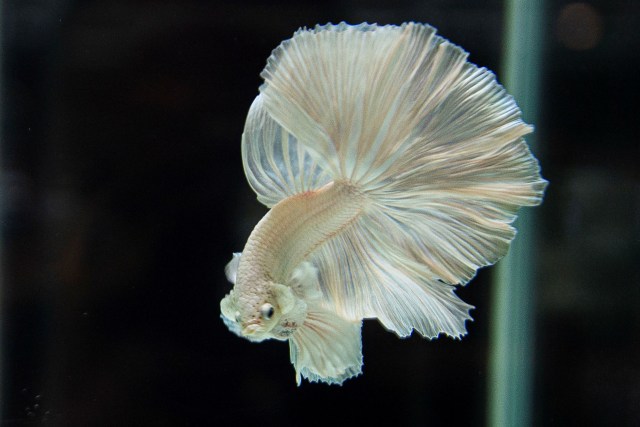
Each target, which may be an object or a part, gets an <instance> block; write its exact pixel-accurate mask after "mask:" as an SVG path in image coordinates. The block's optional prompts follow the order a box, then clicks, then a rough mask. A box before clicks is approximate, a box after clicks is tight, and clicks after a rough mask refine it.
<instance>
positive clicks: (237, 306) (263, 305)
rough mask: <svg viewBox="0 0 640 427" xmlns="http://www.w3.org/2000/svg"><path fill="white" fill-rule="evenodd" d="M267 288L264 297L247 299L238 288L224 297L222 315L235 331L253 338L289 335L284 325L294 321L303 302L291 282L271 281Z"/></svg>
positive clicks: (221, 306)
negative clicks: (292, 289)
mask: <svg viewBox="0 0 640 427" xmlns="http://www.w3.org/2000/svg"><path fill="white" fill-rule="evenodd" d="M267 289H268V292H266V293H265V295H264V297H262V298H252V299H251V300H250V301H247V302H243V299H242V298H239V297H237V296H236V294H235V293H234V291H231V292H230V293H229V294H228V295H227V296H225V297H224V298H223V299H222V301H221V302H220V310H221V312H222V319H223V321H224V323H225V325H227V327H228V328H229V330H230V331H231V332H233V333H235V334H236V335H238V336H241V337H243V338H246V339H248V340H250V341H263V340H266V339H270V338H275V339H281V340H282V339H286V338H287V337H288V336H285V335H286V333H283V326H285V325H289V326H290V325H291V324H292V323H291V321H290V318H291V315H292V312H297V311H299V308H300V305H301V303H302V302H301V301H299V299H298V298H296V297H295V296H294V294H293V292H292V291H291V288H290V287H288V286H285V285H281V284H278V283H271V282H270V283H268V284H267ZM302 304H303V303H302ZM296 309H297V310H296Z"/></svg>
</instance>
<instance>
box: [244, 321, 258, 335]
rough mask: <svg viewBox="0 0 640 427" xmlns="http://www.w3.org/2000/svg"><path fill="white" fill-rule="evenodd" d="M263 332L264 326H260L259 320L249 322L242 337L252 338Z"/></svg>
mask: <svg viewBox="0 0 640 427" xmlns="http://www.w3.org/2000/svg"><path fill="white" fill-rule="evenodd" d="M261 330H262V325H260V322H259V321H258V320H252V321H250V322H247V324H246V325H244V326H243V328H242V335H244V336H252V335H255V334H257V333H259V332H261Z"/></svg>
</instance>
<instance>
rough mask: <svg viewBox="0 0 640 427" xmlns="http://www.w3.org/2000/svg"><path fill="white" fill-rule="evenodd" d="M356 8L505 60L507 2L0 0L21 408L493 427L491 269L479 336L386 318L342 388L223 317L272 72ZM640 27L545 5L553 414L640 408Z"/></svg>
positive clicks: (57, 419) (473, 288)
mask: <svg viewBox="0 0 640 427" xmlns="http://www.w3.org/2000/svg"><path fill="white" fill-rule="evenodd" d="M576 10H577V12H576ZM585 11H586V12H585ZM341 20H346V21H347V22H350V23H359V22H362V21H369V22H378V23H381V24H384V23H396V24H399V23H401V22H403V21H408V20H413V21H419V22H428V23H430V24H432V25H434V26H436V27H437V28H438V29H439V34H440V35H442V36H444V37H446V38H448V39H450V40H451V41H453V42H454V43H456V44H459V45H461V46H463V47H464V48H465V49H466V50H468V51H469V52H471V57H470V60H471V61H473V62H475V63H476V64H479V65H481V66H485V67H487V68H490V69H492V70H495V71H497V74H498V78H500V72H499V70H500V64H501V52H502V43H503V42H504V40H503V23H504V12H503V2H501V1H487V2H476V1H472V0H467V1H455V0H454V1H444V0H440V1H437V0H434V1H428V0H421V1H396V2H383V1H370V2H366V1H355V0H353V1H324V2H320V1H307V0H298V1H279V2H278V1H273V2H258V1H231V0H229V1H222V2H216V1H195V0H191V1H178V0H166V1H142V0H115V1H113V0H112V1H73V0H48V1H47V0H5V1H3V2H2V22H1V25H2V39H3V51H2V68H3V75H2V78H3V81H2V93H1V94H0V96H1V98H0V100H1V108H2V131H3V134H4V136H3V139H2V147H1V148H2V168H1V181H0V184H1V185H2V194H1V196H2V206H3V213H2V215H3V216H2V252H3V264H2V289H1V291H2V299H1V304H2V305H1V310H2V311H1V312H2V323H3V324H2V327H3V336H2V345H1V347H0V349H1V351H2V356H3V365H2V386H3V388H2V405H3V406H2V420H0V421H1V424H2V425H7V426H13V425H35V424H42V423H45V424H48V425H56V426H58V425H59V426H90V425H94V426H102V425H161V426H162V425H167V426H172V425H190V426H200V425H234V426H240V425H259V426H260V425H281V426H282V425H349V424H350V425H376V424H380V423H381V421H382V420H383V419H390V420H392V423H393V425H433V426H457V425H461V426H467V425H484V424H485V419H486V412H487V387H488V384H487V383H488V376H487V375H488V373H487V366H488V360H487V355H488V350H489V349H488V333H489V330H490V313H491V311H490V310H491V309H492V304H491V301H490V300H489V295H490V288H491V286H492V284H491V280H490V279H491V269H486V270H482V271H481V272H480V273H479V275H478V277H477V278H476V279H475V281H474V282H473V283H472V284H471V285H470V286H469V287H468V288H465V289H461V290H460V291H459V292H458V293H459V295H461V297H462V298H463V299H464V300H465V301H467V302H469V303H471V304H473V305H475V306H476V307H477V308H476V309H475V310H474V311H473V316H474V318H475V321H474V322H473V323H470V324H468V329H469V335H468V336H467V337H466V338H464V339H463V340H462V341H454V340H451V339H439V340H436V341H431V342H429V341H427V340H424V339H421V338H419V337H412V338H410V339H407V340H400V339H398V338H396V337H395V336H394V335H393V334H391V333H388V332H386V331H385V330H384V329H383V328H382V327H381V326H380V325H379V324H377V323H376V322H375V321H368V322H366V324H365V327H364V337H363V338H364V355H365V366H364V375H363V376H361V377H359V378H357V379H353V380H349V381H347V382H346V383H345V384H344V386H343V387H336V386H332V387H329V386H326V385H317V384H308V383H305V384H303V385H302V387H300V388H297V387H296V385H295V381H294V371H293V368H292V367H291V365H290V363H289V356H288V347H287V345H285V344H283V343H279V342H267V343H262V344H258V345H256V344H252V343H250V342H248V341H245V340H241V339H239V338H237V337H235V336H234V335H232V334H231V333H229V332H228V331H227V330H226V328H225V326H224V325H223V324H222V322H221V321H220V319H219V301H220V299H221V298H222V296H223V295H224V294H225V293H226V292H228V290H229V289H230V284H228V283H226V280H225V278H224V274H223V268H224V265H225V264H226V263H227V262H228V261H229V260H230V258H231V253H232V252H234V251H240V250H241V249H242V247H243V245H244V242H245V241H246V238H247V236H248V234H249V233H250V231H251V229H252V227H253V225H254V224H255V223H256V222H257V221H258V220H259V218H260V217H261V216H262V215H263V214H264V212H265V208H264V207H262V206H261V205H260V204H259V203H258V202H257V201H256V200H255V195H254V194H253V193H252V191H251V190H250V188H249V186H248V184H247V183H246V180H245V178H244V174H243V170H242V164H241V159H240V145H239V144H240V135H241V132H242V128H243V124H244V119H245V117H246V112H247V110H248V108H249V105H250V104H251V101H252V100H253V98H254V97H255V96H256V95H257V89H258V86H259V84H260V83H261V80H260V78H259V72H260V71H261V70H262V68H263V66H264V64H265V61H266V59H267V57H268V55H269V53H270V52H271V50H272V49H273V48H275V47H276V46H277V45H278V44H279V43H280V42H281V41H282V40H284V39H286V38H289V37H290V36H291V35H292V33H293V32H294V31H295V30H296V29H297V28H298V27H300V26H305V25H306V26H313V25H315V24H316V23H326V22H328V21H332V22H339V21H341ZM639 24H640V2H637V1H633V0H627V1H624V0H611V1H605V0H602V1H589V2H587V3H586V6H585V4H583V5H582V6H580V5H578V8H577V9H576V5H575V4H573V5H571V3H570V2H566V1H549V2H548V3H547V7H546V24H545V28H544V30H543V33H544V36H545V45H544V56H543V61H542V68H541V69H540V70H539V73H540V75H541V81H542V89H543V91H542V94H541V102H542V104H541V117H540V120H539V123H536V127H537V136H538V140H539V141H540V146H539V147H538V149H537V150H536V152H537V155H538V157H539V158H540V160H541V164H542V169H543V175H544V176H545V177H546V178H547V179H548V180H549V181H550V182H551V184H550V186H549V188H548V191H547V196H546V200H545V202H544V204H543V205H542V206H541V207H540V208H537V209H536V210H535V212H537V214H538V215H539V218H538V224H539V227H538V232H539V238H538V243H539V246H538V247H537V248H535V249H534V253H533V256H535V262H536V265H537V277H536V300H535V302H534V303H535V306H536V328H537V329H536V338H535V341H536V346H535V354H534V360H535V371H534V375H535V390H534V398H535V400H534V404H533V408H534V425H557V426H566V425H617V426H623V425H628V426H632V425H640V362H639V361H640V312H639V310H638V306H639V305H640V273H639V271H638V265H640V262H639V261H640V257H639V252H640V172H639V168H638V161H639V160H640V156H639V154H640V152H639V151H640V150H639V141H638V120H639V119H638V108H637V105H638V102H637V99H638V97H637V92H638V89H639V88H640V84H639V75H640V64H639V62H640V36H639V35H638V31H637V29H638V28H639Z"/></svg>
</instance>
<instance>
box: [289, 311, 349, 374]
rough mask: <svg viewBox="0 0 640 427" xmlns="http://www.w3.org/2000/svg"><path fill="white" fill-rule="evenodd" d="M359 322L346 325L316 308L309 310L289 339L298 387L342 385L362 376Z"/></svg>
mask: <svg viewBox="0 0 640 427" xmlns="http://www.w3.org/2000/svg"><path fill="white" fill-rule="evenodd" d="M361 326H362V322H360V321H347V320H344V319H342V318H340V317H338V316H337V315H336V313H334V312H332V311H329V310H325V309H322V308H321V307H319V306H315V307H313V306H309V307H308V311H307V318H306V319H305V321H304V324H303V325H302V326H301V327H299V328H298V330H296V332H295V333H294V334H293V336H292V337H291V338H290V339H289V349H290V351H289V353H290V356H291V363H292V364H293V366H294V368H295V370H296V381H297V383H298V385H300V382H301V381H302V378H306V379H307V380H309V381H310V382H320V381H321V382H325V383H327V384H342V383H343V382H344V381H345V380H347V379H349V378H351V377H354V376H356V375H359V374H360V373H361V372H362V339H361V336H360V329H361Z"/></svg>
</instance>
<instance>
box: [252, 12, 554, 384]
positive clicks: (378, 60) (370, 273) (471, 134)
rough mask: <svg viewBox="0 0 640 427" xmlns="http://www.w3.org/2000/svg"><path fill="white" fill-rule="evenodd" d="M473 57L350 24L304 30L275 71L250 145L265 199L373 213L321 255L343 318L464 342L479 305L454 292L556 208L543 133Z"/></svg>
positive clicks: (255, 112)
mask: <svg viewBox="0 0 640 427" xmlns="http://www.w3.org/2000/svg"><path fill="white" fill-rule="evenodd" d="M467 56H468V55H467V53H466V52H465V51H464V50H462V49H461V48H459V47H457V46H455V45H453V44H452V43H450V42H448V41H447V40H445V39H443V38H442V37H439V36H437V35H436V34H435V29H433V28H432V27H430V26H427V25H420V24H413V23H409V24H403V25H402V26H400V27H396V26H377V25H369V24H362V25H358V26H350V25H347V24H344V23H341V24H338V25H326V26H318V27H316V28H315V29H313V30H306V29H303V30H300V31H298V32H297V33H296V34H295V35H294V36H293V38H292V39H291V40H288V41H285V42H283V43H282V44H281V45H280V46H279V47H278V48H277V49H276V50H275V51H274V52H273V54H272V56H271V57H270V58H269V61H268V63H267V66H266V68H265V70H264V72H263V74H262V76H263V77H264V79H265V83H264V85H263V86H262V87H261V89H260V90H261V94H260V95H259V96H258V98H257V99H256V101H255V102H254V105H253V106H252V109H251V112H250V114H249V118H248V119H247V126H246V128H245V133H244V139H243V159H244V162H245V171H246V172H247V176H248V177H249V181H250V182H252V186H253V187H254V189H255V190H256V192H257V193H258V195H259V198H260V200H262V201H263V202H264V203H266V204H267V205H271V204H273V203H275V202H277V201H278V200H281V199H283V198H285V197H288V196H291V195H293V194H296V193H298V192H302V191H306V190H310V189H315V188H318V186H320V185H321V184H324V183H326V182H327V181H328V180H334V181H341V182H347V183H348V184H349V185H351V186H353V187H355V188H357V189H358V191H359V192H360V193H361V194H363V195H364V196H366V197H367V198H368V200H369V201H370V203H369V204H368V208H367V210H366V212H363V214H362V215H361V216H360V217H359V218H358V219H357V221H354V222H353V224H351V226H350V227H349V228H348V229H345V230H343V231H342V232H341V233H339V234H338V235H336V236H335V237H334V238H333V239H331V240H329V241H328V242H327V243H326V244H325V245H323V246H320V247H318V248H317V249H316V250H315V251H314V252H313V253H310V254H309V258H308V259H309V260H312V262H313V263H314V265H316V266H317V267H318V269H319V275H320V280H321V289H322V294H323V297H324V298H325V302H326V303H327V304H328V305H329V306H332V307H335V310H336V311H337V312H338V314H339V315H340V316H343V317H345V318H347V319H353V320H359V319H361V318H363V317H377V318H379V319H380V320H381V321H382V322H383V323H384V324H385V326H387V327H388V328H389V329H392V330H394V331H396V332H397V333H398V334H400V335H407V334H408V333H410V332H411V330H412V329H417V330H418V331H420V332H421V333H422V334H423V335H425V336H428V337H433V336H437V335H438V334H439V333H441V332H444V333H446V334H448V335H452V336H460V335H462V334H464V333H465V328H464V322H465V320H467V319H469V313H468V312H469V309H470V308H471V306H469V305H467V304H465V303H464V302H462V301H461V300H460V299H458V298H457V297H456V296H455V295H454V294H453V286H454V285H456V284H465V283H467V282H468V281H469V280H470V279H471V278H472V277H473V275H474V274H475V272H476V271H477V269H478V268H480V267H482V266H486V265H490V264H493V263H494V262H496V261H497V260H498V259H500V258H501V257H502V256H504V255H505V254H506V252H507V249H508V247H509V243H510V242H511V240H512V239H513V237H514V236H515V230H514V228H513V227H512V226H511V224H512V222H513V221H514V220H515V218H516V212H517V210H518V208H519V207H521V206H532V205H536V204H539V203H540V201H541V200H542V195H543V192H544V188H545V186H546V181H545V180H544V179H542V177H541V176H540V173H539V167H538V163H537V161H536V159H535V158H534V157H533V156H532V155H531V153H530V151H529V149H528V148H527V145H526V143H525V142H524V140H523V137H524V136H525V135H526V134H528V133H530V132H531V131H532V127H531V126H529V125H527V124H526V123H524V122H523V121H522V120H521V117H520V110H519V108H518V107H517V105H516V103H515V102H514V100H513V98H512V97H511V96H509V95H508V94H507V93H506V92H505V90H504V88H503V87H502V86H500V85H499V84H498V83H497V82H496V79H495V76H494V75H493V74H492V73H491V72H490V71H488V70H486V69H484V68H479V67H477V66H476V65H474V64H472V63H470V62H468V61H467ZM301 372H302V370H301Z"/></svg>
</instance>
